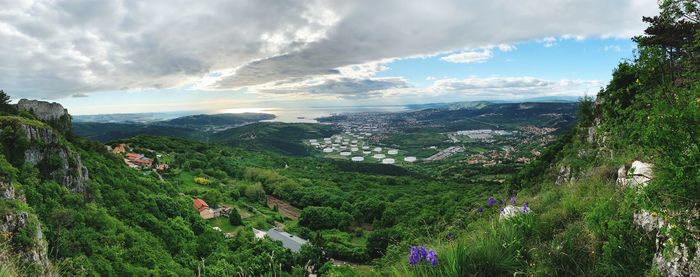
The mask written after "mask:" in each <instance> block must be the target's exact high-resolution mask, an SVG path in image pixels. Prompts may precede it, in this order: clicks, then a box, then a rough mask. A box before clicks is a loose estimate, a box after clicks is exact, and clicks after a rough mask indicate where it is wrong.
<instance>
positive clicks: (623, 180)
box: [617, 165, 627, 187]
mask: <svg viewBox="0 0 700 277" xmlns="http://www.w3.org/2000/svg"><path fill="white" fill-rule="evenodd" d="M617 184H618V185H619V186H621V187H626V186H627V167H625V165H622V166H620V168H619V169H618V170H617Z"/></svg>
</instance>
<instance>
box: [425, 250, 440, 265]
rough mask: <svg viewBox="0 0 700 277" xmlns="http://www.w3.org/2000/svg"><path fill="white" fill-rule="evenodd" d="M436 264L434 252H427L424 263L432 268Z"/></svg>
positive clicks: (436, 259) (436, 258)
mask: <svg viewBox="0 0 700 277" xmlns="http://www.w3.org/2000/svg"><path fill="white" fill-rule="evenodd" d="M437 262H438V257H437V253H435V251H433V250H430V251H428V254H427V255H426V257H425V263H427V264H429V265H431V266H433V267H434V266H436V265H437Z"/></svg>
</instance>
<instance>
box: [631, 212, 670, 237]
mask: <svg viewBox="0 0 700 277" xmlns="http://www.w3.org/2000/svg"><path fill="white" fill-rule="evenodd" d="M633 222H634V224H636V225H638V226H639V227H641V228H642V229H643V230H644V231H647V232H651V231H654V230H659V229H661V227H663V226H664V225H665V224H666V222H665V221H664V220H663V219H662V218H661V217H660V216H658V215H655V214H654V213H650V212H649V211H645V210H643V211H642V212H641V213H635V214H634V220H633Z"/></svg>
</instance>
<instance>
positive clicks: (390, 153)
mask: <svg viewBox="0 0 700 277" xmlns="http://www.w3.org/2000/svg"><path fill="white" fill-rule="evenodd" d="M386 153H387V154H389V155H396V154H398V153H399V150H396V149H389V151H386Z"/></svg>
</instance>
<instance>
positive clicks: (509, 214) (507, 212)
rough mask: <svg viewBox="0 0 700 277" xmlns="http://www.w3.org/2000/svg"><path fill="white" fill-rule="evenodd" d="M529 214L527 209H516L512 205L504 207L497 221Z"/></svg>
mask: <svg viewBox="0 0 700 277" xmlns="http://www.w3.org/2000/svg"><path fill="white" fill-rule="evenodd" d="M529 212H530V209H529V208H527V207H517V206H513V205H508V206H505V207H504V208H503V209H502V210H501V214H500V216H499V219H500V220H505V219H509V218H513V217H516V216H519V215H521V214H527V213H529Z"/></svg>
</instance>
